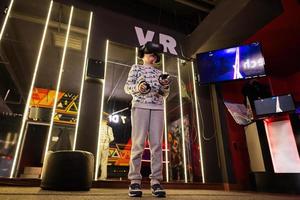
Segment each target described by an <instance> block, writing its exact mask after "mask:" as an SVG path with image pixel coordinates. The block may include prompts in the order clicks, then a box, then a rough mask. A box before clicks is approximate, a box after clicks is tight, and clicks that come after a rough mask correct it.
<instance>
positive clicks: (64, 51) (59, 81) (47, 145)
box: [43, 6, 73, 163]
mask: <svg viewBox="0 0 300 200" xmlns="http://www.w3.org/2000/svg"><path fill="white" fill-rule="evenodd" d="M72 18H73V6H71V11H70V16H69V22H68V29H67V34H66V39H65V44H64V50H63V54H62V59H61V64H60V69H59V75H58V82H57V86H56V90H55V98H54V104H53V110H52V115H51V121H50V127H49V132H48V137H47V143H46V149H45V153H44V162H43V163H45V159H46V155H47V152H48V148H49V143H50V138H51V132H52V129H53V123H54V116H55V112H56V106H57V105H56V104H57V100H58V94H59V90H60V83H61V77H62V73H63V70H64V64H65V57H66V51H67V46H68V40H69V34H70V27H71V21H72Z"/></svg>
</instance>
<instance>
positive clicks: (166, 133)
mask: <svg viewBox="0 0 300 200" xmlns="http://www.w3.org/2000/svg"><path fill="white" fill-rule="evenodd" d="M161 57H162V70H163V73H165V70H166V69H165V55H164V54H162V56H161ZM164 135H165V157H166V159H165V160H166V181H167V182H169V157H168V150H169V149H168V129H167V104H166V98H164Z"/></svg>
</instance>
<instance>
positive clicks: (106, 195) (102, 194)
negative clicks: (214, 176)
mask: <svg viewBox="0 0 300 200" xmlns="http://www.w3.org/2000/svg"><path fill="white" fill-rule="evenodd" d="M143 192H144V195H143V197H142V198H143V199H155V198H154V197H152V196H151V193H150V190H149V189H147V188H144V190H143ZM0 199H1V200H10V199H14V200H19V199H22V200H23V199H35V200H39V199H41V200H42V199H43V200H48V199H49V200H50V199H51V200H52V199H57V200H65V199H91V200H93V199H97V200H99V199H110V200H114V199H131V198H130V197H128V196H127V189H107V188H106V189H98V188H97V189H91V190H90V191H88V192H61V191H45V190H41V189H40V188H38V187H0ZM167 199H181V200H184V199H189V200H193V199H197V200H201V199H203V200H204V199H205V200H219V199H223V200H281V199H284V200H296V199H297V200H298V199H300V195H287V194H270V193H254V192H225V191H217V190H172V189H168V190H167Z"/></svg>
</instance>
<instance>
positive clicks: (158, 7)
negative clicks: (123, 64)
mask: <svg viewBox="0 0 300 200" xmlns="http://www.w3.org/2000/svg"><path fill="white" fill-rule="evenodd" d="M81 1H82V2H85V3H90V4H92V5H95V6H101V7H103V8H106V9H110V10H112V11H114V12H118V13H120V14H123V15H127V16H131V17H134V18H137V19H141V20H143V21H146V22H148V23H152V24H156V25H160V26H163V27H167V28H169V29H172V30H175V31H177V32H180V33H184V34H186V35H187V34H190V33H191V32H192V31H193V30H194V29H195V28H196V27H197V26H198V25H199V23H200V22H201V21H202V20H203V19H204V18H205V17H206V16H207V15H208V14H209V12H210V11H211V10H212V9H214V8H215V6H216V5H217V4H218V3H219V2H220V1H221V0H163V1H162V0H114V1H111V0H101V1H98V0H81Z"/></svg>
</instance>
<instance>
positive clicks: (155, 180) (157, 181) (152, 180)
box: [150, 179, 160, 185]
mask: <svg viewBox="0 0 300 200" xmlns="http://www.w3.org/2000/svg"><path fill="white" fill-rule="evenodd" d="M150 184H151V185H155V184H160V183H159V180H157V179H151V181H150Z"/></svg>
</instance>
